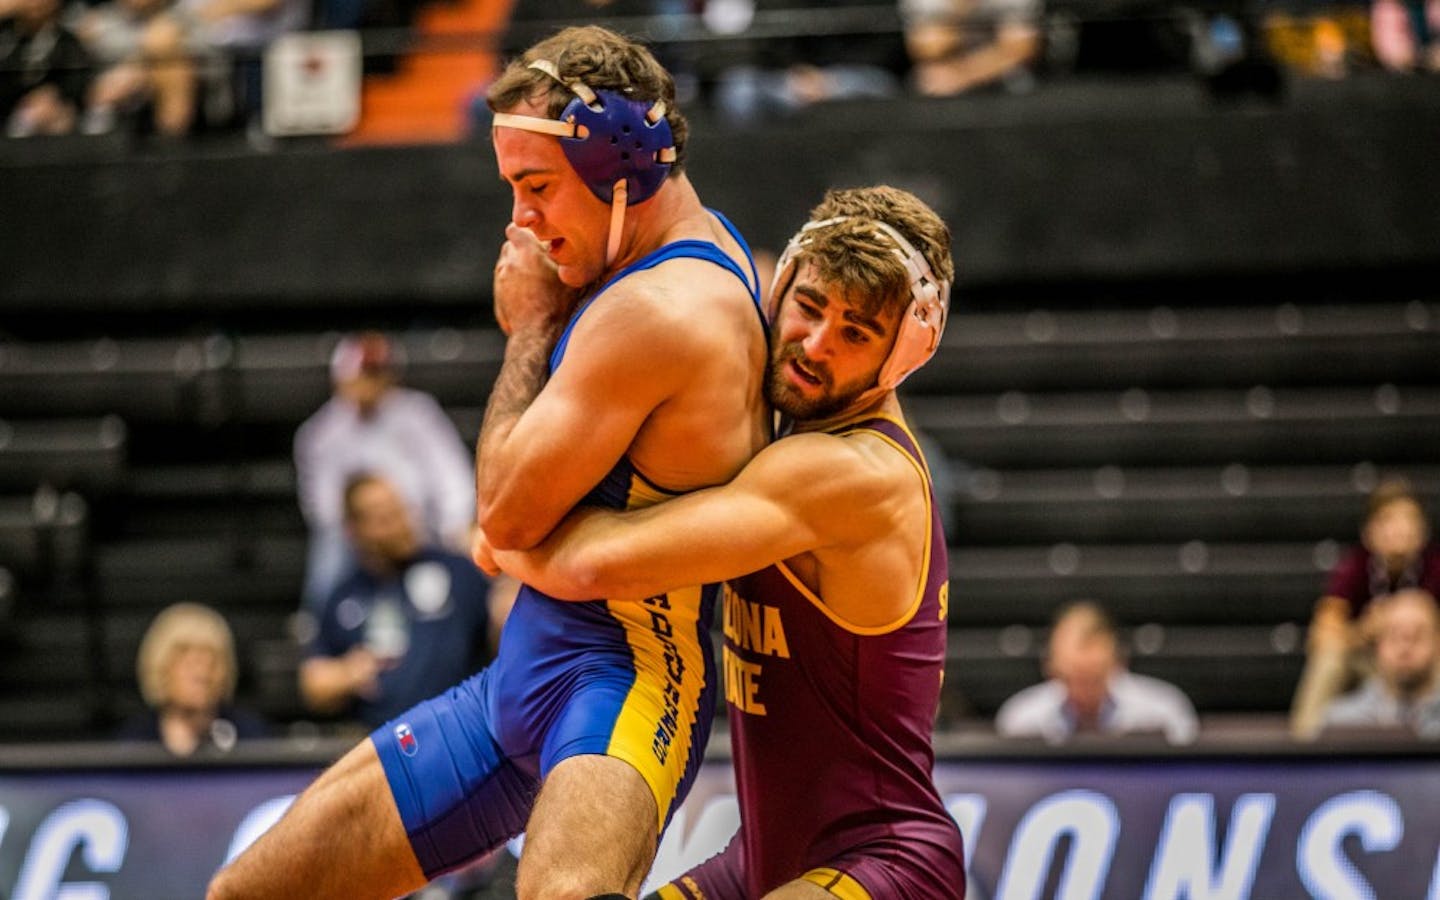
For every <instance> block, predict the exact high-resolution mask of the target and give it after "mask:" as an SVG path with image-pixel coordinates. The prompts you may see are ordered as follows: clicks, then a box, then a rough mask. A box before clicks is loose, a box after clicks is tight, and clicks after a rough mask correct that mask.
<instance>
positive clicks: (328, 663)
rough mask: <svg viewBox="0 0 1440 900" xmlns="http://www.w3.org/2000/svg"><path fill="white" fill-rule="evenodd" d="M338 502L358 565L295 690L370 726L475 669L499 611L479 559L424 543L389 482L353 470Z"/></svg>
mask: <svg viewBox="0 0 1440 900" xmlns="http://www.w3.org/2000/svg"><path fill="white" fill-rule="evenodd" d="M344 509H345V518H346V523H347V527H348V529H349V532H350V535H351V537H352V539H353V540H354V542H355V549H356V555H357V558H358V563H357V565H356V566H355V568H354V569H353V570H352V571H350V572H349V573H348V575H347V576H346V577H345V578H344V580H343V581H341V583H340V585H339V586H338V587H337V588H336V589H335V590H334V591H333V592H332V593H331V595H330V597H329V599H328V600H326V602H325V606H324V609H323V610H322V611H321V614H320V618H319V622H318V625H317V627H316V630H315V635H314V637H313V639H312V640H311V641H310V645H309V647H308V649H307V651H306V659H305V661H304V662H303V663H302V664H301V666H300V693H301V696H302V697H303V698H304V700H305V703H306V705H307V706H309V707H310V708H311V709H312V710H313V711H315V712H317V713H321V714H325V715H333V714H347V713H349V714H353V715H355V717H357V718H358V719H360V720H361V721H362V722H364V723H365V724H366V725H367V726H369V727H371V728H373V727H378V726H379V725H382V724H384V723H385V722H386V721H388V720H389V719H390V718H391V717H393V716H396V715H399V714H400V713H401V712H404V711H405V710H406V709H408V708H410V707H411V706H413V705H415V704H416V703H418V702H420V701H421V700H425V699H428V698H430V697H432V696H434V695H435V694H438V693H440V692H441V691H443V690H445V689H446V688H449V687H452V686H454V685H456V684H458V683H460V682H461V681H463V680H464V679H465V678H466V677H468V676H469V675H471V674H473V673H474V672H475V671H476V670H477V669H479V668H480V666H481V664H482V663H483V662H484V660H485V657H486V651H487V648H488V647H490V646H494V644H495V642H496V640H497V637H496V635H497V634H498V629H499V623H500V621H502V617H501V616H499V615H496V616H493V617H492V616H491V615H490V613H489V608H488V594H489V588H488V585H487V582H486V579H485V576H484V575H483V574H481V572H480V570H479V569H477V568H475V564H474V563H472V562H471V561H470V560H469V559H468V558H466V557H463V556H459V555H457V554H454V553H450V552H447V551H444V550H440V549H437V548H434V547H429V546H426V545H425V544H424V542H423V541H422V540H421V538H420V535H419V534H418V533H417V532H416V529H415V527H414V526H413V524H412V523H411V519H410V514H409V511H408V510H407V509H406V506H405V504H404V502H403V501H402V500H401V499H400V495H399V494H398V493H397V492H396V491H395V488H394V487H392V486H391V485H390V483H389V482H387V481H386V480H384V479H383V478H379V477H376V476H373V475H357V476H354V477H352V478H351V479H350V481H349V483H348V484H347V485H346V488H345V498H344Z"/></svg>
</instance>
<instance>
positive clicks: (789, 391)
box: [765, 343, 868, 422]
mask: <svg viewBox="0 0 1440 900" xmlns="http://www.w3.org/2000/svg"><path fill="white" fill-rule="evenodd" d="M792 359H798V360H800V361H801V362H802V363H803V364H804V367H805V370H806V371H807V372H809V373H811V374H812V375H814V376H816V377H817V378H819V379H820V388H821V391H820V394H819V395H818V396H815V397H807V396H805V395H803V394H801V393H800V392H799V391H797V390H796V389H795V388H794V386H792V385H791V384H790V383H789V380H788V379H787V377H786V373H785V369H786V364H787V363H788V362H789V361H790V360H792ZM867 388H868V385H866V386H861V387H847V388H846V389H845V390H843V391H841V392H839V393H836V392H835V382H834V379H833V378H832V377H831V375H830V370H829V369H828V368H826V367H825V366H823V365H820V364H819V363H816V362H814V361H812V360H808V359H806V358H805V352H804V351H803V350H801V349H800V345H799V344H795V343H791V344H782V345H781V346H780V347H779V348H778V349H777V350H776V351H775V354H774V356H772V357H771V359H770V365H769V366H768V367H767V368H766V370H765V399H766V400H768V401H769V402H770V405H771V406H773V407H774V408H775V409H777V410H779V411H780V412H781V413H784V414H785V415H786V416H787V417H789V418H790V419H792V420H794V421H797V422H802V421H806V420H814V419H828V418H830V417H832V416H835V415H838V414H840V413H842V412H844V411H845V410H846V409H848V408H849V407H850V406H851V405H852V404H854V403H855V401H856V400H858V399H859V397H860V395H861V394H863V393H865V391H866V389H867Z"/></svg>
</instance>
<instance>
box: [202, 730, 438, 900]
mask: <svg viewBox="0 0 1440 900" xmlns="http://www.w3.org/2000/svg"><path fill="white" fill-rule="evenodd" d="M425 880H426V879H425V876H424V875H423V874H422V873H421V871H420V866H419V864H418V863H417V862H416V861H415V854H414V853H413V852H412V851H411V849H410V842H409V840H408V839H407V838H406V836H405V828H404V826H403V825H402V824H401V822H400V814H399V812H398V811H397V810H396V808H395V803H394V801H393V800H392V799H391V796H390V786H389V784H388V782H387V781H386V779H385V772H384V770H383V769H382V768H381V767H380V759H379V757H378V756H376V754H375V747H374V745H373V744H372V743H371V742H370V741H369V740H365V741H361V742H360V744H359V745H358V746H356V747H355V748H354V749H352V750H351V751H350V752H349V753H347V754H345V756H343V757H341V759H340V761H339V762H337V763H335V765H333V766H331V767H330V768H329V769H328V770H326V771H325V772H324V774H322V775H321V776H320V777H319V778H318V779H316V780H315V783H314V784H312V785H310V787H308V788H306V789H305V792H304V793H302V794H301V795H300V797H299V798H298V799H296V801H295V802H294V803H293V804H292V805H291V806H290V809H289V810H288V811H286V813H285V815H284V816H283V817H281V819H280V821H279V822H277V823H275V825H274V826H273V827H272V828H270V830H268V831H266V832H265V833H264V834H263V835H261V836H260V838H259V839H258V840H256V841H255V843H254V844H252V845H251V846H250V847H249V849H247V850H246V851H245V852H244V853H243V854H241V855H240V856H239V857H238V858H237V859H236V860H235V861H234V862H233V863H231V864H230V865H229V866H227V867H226V868H225V869H224V870H222V871H221V872H220V873H219V874H218V875H217V876H216V878H215V881H214V882H213V883H212V884H211V889H210V892H209V894H208V895H207V897H208V898H209V900H221V898H223V900H232V898H249V897H254V898H275V897H306V898H325V897H334V898H337V900H338V898H344V900H359V898H368V897H375V898H390V897H396V896H399V895H401V894H405V893H408V892H410V891H413V890H415V889H416V888H419V887H421V886H423V885H424V884H425Z"/></svg>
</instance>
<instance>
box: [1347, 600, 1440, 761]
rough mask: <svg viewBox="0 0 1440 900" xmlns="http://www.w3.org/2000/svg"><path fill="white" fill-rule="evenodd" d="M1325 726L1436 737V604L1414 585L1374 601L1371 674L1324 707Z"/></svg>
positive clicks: (1439, 631) (1439, 633)
mask: <svg viewBox="0 0 1440 900" xmlns="http://www.w3.org/2000/svg"><path fill="white" fill-rule="evenodd" d="M1324 727H1325V728H1327V729H1330V728H1377V727H1378V728H1403V729H1408V730H1411V731H1414V732H1415V733H1416V734H1419V735H1421V736H1423V737H1432V738H1440V609H1437V608H1436V606H1435V597H1434V595H1432V594H1430V593H1429V592H1428V591H1422V590H1419V589H1416V588H1412V589H1409V590H1404V591H1400V592H1399V593H1396V594H1392V595H1391V596H1389V597H1386V598H1384V599H1381V600H1377V601H1376V602H1375V674H1374V675H1372V676H1370V678H1369V679H1367V680H1366V681H1365V683H1364V685H1363V686H1361V688H1360V689H1359V690H1357V691H1355V692H1354V693H1351V694H1346V695H1345V696H1343V697H1340V698H1339V699H1337V700H1335V701H1334V702H1332V703H1331V704H1330V706H1329V707H1328V708H1326V710H1325V715H1324Z"/></svg>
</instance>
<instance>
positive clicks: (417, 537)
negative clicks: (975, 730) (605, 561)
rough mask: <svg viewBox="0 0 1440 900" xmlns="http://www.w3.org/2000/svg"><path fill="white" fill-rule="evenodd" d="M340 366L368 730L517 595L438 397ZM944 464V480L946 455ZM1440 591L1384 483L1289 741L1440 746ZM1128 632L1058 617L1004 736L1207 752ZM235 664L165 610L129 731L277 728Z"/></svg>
mask: <svg viewBox="0 0 1440 900" xmlns="http://www.w3.org/2000/svg"><path fill="white" fill-rule="evenodd" d="M330 372H331V379H332V383H333V387H334V392H333V395H332V397H331V398H330V399H329V400H328V401H327V402H326V403H325V404H324V405H323V406H322V407H321V408H320V409H319V410H317V411H316V412H315V413H314V414H313V415H312V416H311V417H310V418H309V419H307V420H306V422H305V423H304V424H303V425H302V426H301V427H300V429H299V431H298V432H297V434H296V437H295V445H294V449H295V467H296V471H297V474H298V482H297V484H298V490H299V497H298V502H299V504H300V507H301V510H302V511H303V513H304V517H305V520H306V523H307V525H308V528H309V559H308V566H307V575H306V583H305V587H304V594H303V600H302V601H301V604H300V609H299V611H298V613H297V616H296V621H297V623H298V624H297V627H296V629H295V631H296V634H295V637H296V639H297V640H298V641H299V643H300V645H301V663H300V665H299V668H298V681H299V684H298V690H299V694H300V697H301V699H302V702H303V704H304V706H305V707H306V708H307V710H308V711H309V713H310V714H313V715H314V716H315V717H317V718H318V719H321V720H326V721H331V722H336V723H339V726H340V727H341V728H342V729H343V728H346V727H349V726H352V725H353V726H354V727H355V728H356V729H357V730H358V729H367V730H368V729H369V728H374V727H377V726H379V725H380V724H383V723H384V722H385V721H387V720H389V719H390V718H391V717H393V716H394V715H396V714H398V713H399V712H401V711H403V710H404V709H406V708H408V707H409V706H411V705H413V704H414V703H416V702H418V701H420V700H422V699H425V698H427V697H429V696H432V695H433V694H435V693H437V692H439V691H441V690H444V689H446V688H447V687H449V686H450V685H452V684H455V683H458V682H459V681H461V680H463V679H464V678H465V677H466V676H467V675H469V674H470V673H471V672H473V671H475V670H476V669H477V668H478V667H479V666H481V665H483V664H484V662H485V661H486V660H487V659H488V658H489V657H490V656H491V655H492V654H493V652H494V648H495V647H496V646H497V645H498V641H499V639H500V631H501V626H502V625H503V623H504V620H505V617H506V614H507V613H508V610H509V605H510V603H511V602H512V601H513V599H514V592H515V589H516V585H515V584H514V583H513V582H510V581H508V580H506V579H497V580H495V581H487V580H486V579H485V578H484V577H483V576H482V575H481V574H480V573H479V572H478V571H477V570H476V569H475V567H474V566H473V565H472V564H471V563H470V561H469V559H468V558H467V556H466V548H467V547H468V544H469V538H470V534H469V529H470V523H471V521H472V519H473V506H472V503H473V497H474V485H473V475H472V470H471V465H470V453H469V451H468V449H467V448H466V447H465V446H464V443H463V441H462V439H461V438H460V436H459V434H458V433H457V432H456V430H455V426H454V425H453V424H452V423H451V421H450V420H449V419H448V418H447V417H446V416H445V414H444V412H443V411H442V410H441V408H440V405H439V404H438V403H437V402H436V400H435V399H434V398H433V397H432V396H430V395H429V394H427V393H425V392H423V391H419V390H416V389H413V388H410V387H406V386H404V385H403V384H402V383H401V375H402V373H403V360H402V359H401V358H400V357H399V353H398V348H397V345H395V344H393V343H392V342H390V341H389V340H388V339H387V338H386V337H385V336H384V335H381V334H379V333H365V334H358V335H352V336H350V337H347V338H344V339H342V340H341V341H340V342H339V343H338V345H337V346H336V349H335V351H334V354H333V356H332V359H331V367H330ZM933 462H934V464H935V465H936V466H937V468H941V467H943V457H940V458H935V459H933ZM1437 592H1440V545H1437V544H1436V543H1435V542H1434V541H1433V540H1432V539H1431V536H1430V528H1429V522H1428V520H1427V517H1426V514H1425V511H1424V509H1423V508H1422V506H1421V502H1420V500H1419V499H1418V498H1417V496H1416V494H1415V493H1414V492H1413V491H1412V490H1411V488H1410V486H1409V485H1408V484H1406V483H1405V482H1403V481H1400V480H1388V481H1384V482H1381V483H1380V484H1379V485H1378V486H1377V487H1376V488H1375V490H1374V491H1373V492H1372V494H1371V497H1370V501H1369V506H1368V510H1366V511H1364V513H1363V520H1362V522H1361V526H1360V530H1359V540H1358V542H1357V543H1355V545H1354V546H1353V547H1351V548H1350V549H1349V551H1348V552H1346V553H1345V554H1343V555H1342V556H1341V558H1340V559H1339V561H1338V562H1337V563H1336V565H1335V566H1334V568H1333V569H1332V571H1331V572H1330V573H1329V575H1328V576H1327V578H1326V580H1325V583H1324V585H1323V588H1322V590H1321V591H1320V598H1319V600H1318V601H1317V603H1316V607H1315V613H1314V618H1313V620H1312V622H1311V624H1310V628H1309V643H1308V647H1307V655H1306V666H1305V671H1304V674H1303V675H1302V677H1301V679H1300V683H1299V685H1298V686H1297V689H1296V694H1295V702H1294V706H1293V709H1292V711H1291V720H1290V723H1289V724H1290V732H1291V735H1292V736H1293V737H1294V738H1296V739H1299V740H1310V739H1314V738H1316V737H1319V736H1322V735H1326V734H1328V733H1330V732H1332V731H1334V730H1338V729H1352V730H1353V729H1360V730H1363V732H1364V733H1365V734H1366V735H1367V736H1372V735H1374V734H1376V733H1393V734H1395V735H1401V736H1420V737H1424V738H1431V739H1440V608H1437V604H1436V599H1435V596H1436V593H1437ZM1126 624H1127V623H1117V622H1115V621H1114V620H1113V619H1112V617H1111V616H1110V615H1109V613H1108V612H1107V610H1106V609H1105V606H1104V604H1103V602H1096V601H1095V600H1077V601H1076V602H1074V603H1071V604H1068V605H1066V606H1065V607H1064V608H1063V609H1061V610H1059V611H1058V612H1057V614H1056V616H1055V619H1054V622H1053V624H1052V627H1051V628H1050V631H1049V639H1048V646H1047V649H1046V652H1045V653H1044V655H1043V659H1042V671H1041V672H1040V673H1037V674H1040V675H1041V676H1043V679H1044V680H1043V681H1041V682H1040V683H1038V684H1036V685H1034V686H1032V687H1029V688H1026V689H1024V690H1022V691H1020V692H1019V693H1018V694H1016V695H1015V696H1013V697H1012V698H1010V699H1009V700H1008V701H1007V702H1006V703H1005V704H1004V705H1003V706H1002V707H1001V708H1000V710H999V712H998V714H997V716H996V719H995V722H994V728H995V731H996V732H997V733H998V734H999V735H1001V736H1003V737H1010V738H1033V739H1042V740H1045V741H1048V742H1051V743H1064V742H1066V741H1069V740H1071V739H1073V738H1077V737H1085V736H1089V735H1097V736H1104V735H1134V734H1154V735H1158V736H1161V737H1163V738H1164V739H1165V740H1167V741H1169V742H1170V743H1174V744H1185V743H1189V742H1190V741H1193V740H1195V739H1196V737H1197V735H1198V734H1199V732H1200V723H1199V721H1198V718H1197V715H1196V712H1195V708H1194V705H1193V704H1192V703H1191V702H1190V700H1189V699H1188V698H1187V697H1186V696H1185V694H1184V693H1183V692H1182V691H1181V690H1180V689H1178V688H1176V687H1175V686H1173V685H1171V684H1168V683H1166V682H1164V681H1162V680H1160V679H1157V678H1153V677H1149V676H1145V675H1141V674H1138V673H1133V672H1131V671H1129V669H1128V667H1127V664H1126V652H1125V647H1126V643H1127V641H1126V630H1127V629H1126ZM240 650H241V652H243V648H240ZM236 653H237V648H236V646H235V642H234V640H233V638H232V636H231V633H230V630H229V628H228V626H227V625H226V623H225V620H224V618H223V617H222V616H221V615H220V614H219V613H218V612H216V611H214V610H213V609H210V608H208V607H205V606H201V605H197V604H192V603H184V604H179V605H177V606H174V607H170V608H169V609H167V610H165V611H164V612H162V613H161V614H160V615H159V616H158V617H157V618H156V620H155V621H154V623H153V625H152V626H151V628H150V630H149V632H148V634H147V635H146V637H145V639H144V641H143V643H142V645H141V648H140V651H139V659H138V665H137V674H138V676H139V684H140V687H141V692H142V694H143V696H144V699H145V701H146V703H147V706H148V711H147V712H145V713H144V714H142V715H140V716H139V717H137V718H135V719H132V720H131V721H129V722H127V723H126V725H125V727H124V729H123V731H122V734H123V736H125V737H127V738H130V739H140V740H151V741H157V740H158V741H160V742H162V743H163V744H164V745H165V746H166V747H167V748H169V750H170V751H171V752H172V753H175V754H177V755H182V756H185V755H190V754H192V753H196V752H200V751H203V750H205V749H207V748H208V749H210V750H212V751H213V750H219V751H224V750H228V749H229V748H230V747H232V746H233V745H234V744H235V742H236V741H237V740H240V739H243V738H245V737H249V736H261V735H265V734H267V733H268V732H269V730H270V726H268V725H267V723H265V722H264V721H263V720H262V719H261V718H260V717H258V716H257V715H255V714H253V713H249V712H246V711H244V710H243V709H237V708H235V707H234V706H233V705H232V704H231V701H232V698H233V696H234V689H235V684H236V680H237V673H238V672H239V671H240V666H239V665H238V662H237V658H236Z"/></svg>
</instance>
